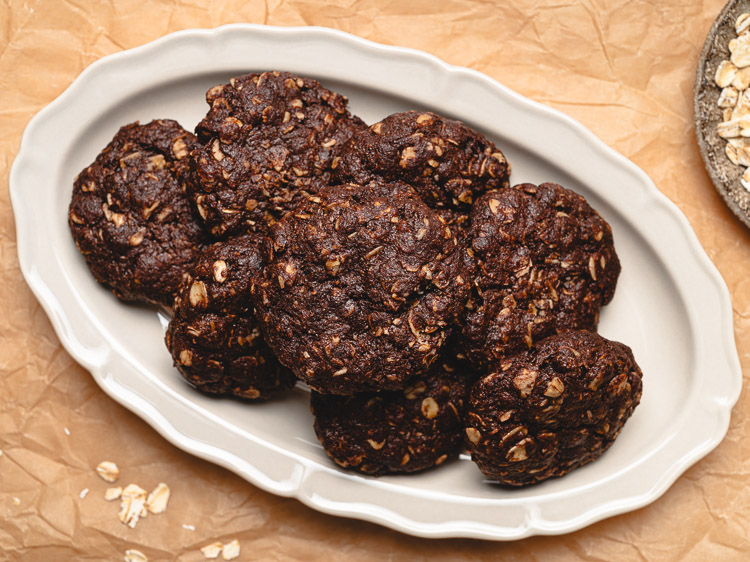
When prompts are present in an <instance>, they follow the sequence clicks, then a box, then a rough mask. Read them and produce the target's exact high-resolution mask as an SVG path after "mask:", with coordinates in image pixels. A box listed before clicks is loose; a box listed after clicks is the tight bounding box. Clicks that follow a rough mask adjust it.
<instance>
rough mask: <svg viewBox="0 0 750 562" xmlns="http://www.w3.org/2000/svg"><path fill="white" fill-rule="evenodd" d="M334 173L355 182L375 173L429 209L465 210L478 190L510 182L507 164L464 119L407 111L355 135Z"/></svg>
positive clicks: (491, 145)
mask: <svg viewBox="0 0 750 562" xmlns="http://www.w3.org/2000/svg"><path fill="white" fill-rule="evenodd" d="M335 173H336V176H337V177H338V178H340V179H342V180H344V181H354V182H357V183H366V182H368V181H370V179H372V177H373V176H375V177H380V178H383V179H385V180H386V181H395V180H399V181H403V182H405V183H408V184H409V185H411V186H412V187H413V188H414V189H415V190H416V191H417V193H419V196H420V197H421V198H422V199H423V200H424V201H425V203H427V205H429V206H430V207H432V208H434V209H440V210H443V209H444V210H448V211H458V212H459V213H463V214H466V213H468V212H469V211H470V209H471V204H472V202H473V201H474V200H476V199H477V198H478V197H479V196H480V195H481V194H482V193H484V192H485V191H487V190H491V189H500V188H503V187H507V186H508V176H509V174H510V166H509V164H508V161H507V160H506V159H505V156H504V155H503V153H502V152H501V151H500V149H498V148H497V147H496V146H495V145H494V144H493V143H492V142H491V141H490V140H488V139H487V138H485V137H484V136H482V135H481V134H479V133H478V132H476V131H474V130H472V129H471V128H469V127H468V126H467V125H465V124H464V123H462V122H460V121H456V120H453V119H448V118H445V117H442V116H440V115H437V114H435V113H431V112H419V111H406V112H403V113H394V114H393V115H389V116H388V117H386V118H385V119H383V120H382V121H380V122H379V123H375V124H374V125H372V126H370V127H369V128H368V129H367V131H365V132H363V133H362V134H360V135H358V136H357V137H355V138H353V139H352V140H351V141H350V142H349V143H348V144H347V146H346V147H345V150H344V153H343V155H342V157H341V161H340V162H339V165H338V167H337V168H336V172H335ZM449 215H450V213H449Z"/></svg>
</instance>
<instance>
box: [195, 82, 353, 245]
mask: <svg viewBox="0 0 750 562" xmlns="http://www.w3.org/2000/svg"><path fill="white" fill-rule="evenodd" d="M206 101H207V102H208V103H209V105H210V106H211V109H210V110H209V112H208V114H207V115H206V116H205V118H204V119H203V120H202V121H201V122H200V123H199V124H198V126H197V127H196V133H197V134H198V138H199V139H200V140H201V141H202V142H204V143H205V145H204V146H203V147H202V148H200V149H198V150H197V151H195V152H194V153H193V155H192V157H193V159H194V162H195V170H196V175H197V178H198V183H197V185H196V189H195V190H194V191H193V192H192V194H191V195H192V197H193V198H194V200H195V202H196V205H197V208H198V211H199V212H200V215H201V217H202V218H203V219H204V221H205V223H206V226H207V227H208V229H209V230H210V232H211V233H212V234H213V235H214V236H225V235H227V234H232V233H239V232H243V231H246V230H251V231H265V230H267V228H268V225H269V224H271V223H273V222H274V221H275V220H277V219H278V218H279V217H280V216H281V215H282V214H283V213H284V212H285V211H288V210H289V209H291V208H292V207H294V205H295V204H296V203H297V201H298V199H299V198H300V196H301V195H303V194H306V193H314V192H315V191H317V185H318V184H325V183H327V181H328V178H329V176H330V174H331V170H332V168H333V167H334V166H335V164H336V162H337V161H338V155H339V153H340V152H341V148H342V146H343V145H344V143H345V142H346V141H347V140H348V139H349V138H350V137H351V136H352V135H354V134H357V133H358V132H359V131H361V130H364V128H365V124H364V123H362V121H361V120H360V119H359V118H357V117H354V116H352V115H351V114H350V113H349V111H348V110H347V99H346V98H345V97H344V96H342V95H340V94H337V93H336V92H332V91H330V90H327V89H326V88H324V87H322V86H321V85H320V83H318V82H317V81H315V80H311V79H309V78H300V77H299V76H296V75H294V74H290V73H288V72H264V73H262V74H248V75H245V76H240V77H237V78H232V79H231V80H230V82H229V83H228V84H222V85H219V86H215V87H213V88H211V89H210V90H209V91H208V93H207V94H206Z"/></svg>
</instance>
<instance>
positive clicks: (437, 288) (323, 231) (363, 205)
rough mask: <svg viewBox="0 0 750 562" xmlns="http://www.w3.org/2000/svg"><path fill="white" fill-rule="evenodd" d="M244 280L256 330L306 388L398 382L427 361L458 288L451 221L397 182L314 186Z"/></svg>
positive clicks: (359, 388)
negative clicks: (262, 263) (258, 274)
mask: <svg viewBox="0 0 750 562" xmlns="http://www.w3.org/2000/svg"><path fill="white" fill-rule="evenodd" d="M272 234H273V236H272V238H273V244H274V258H273V260H272V261H271V263H270V264H269V265H268V267H266V269H265V270H264V274H263V277H262V278H261V280H259V281H258V282H257V283H256V284H255V285H254V286H253V296H254V300H255V304H256V308H257V311H258V319H259V320H260V322H261V324H262V327H263V332H264V333H265V334H266V338H267V341H268V343H269V345H270V346H271V347H272V348H273V350H274V351H275V352H276V354H277V356H278V358H279V360H280V361H281V362H282V363H283V364H285V365H287V366H288V367H289V368H291V369H293V370H294V372H295V374H296V375H297V376H298V377H299V378H300V379H302V380H303V381H304V382H306V383H308V384H309V385H310V387H311V388H313V389H315V390H317V391H319V392H324V393H332V394H352V393H355V392H363V391H366V390H387V389H397V388H402V387H403V386H404V385H405V384H406V382H407V380H408V379H409V378H411V377H412V376H414V375H418V374H420V373H424V372H425V371H427V369H428V368H429V366H430V365H431V364H432V362H433V361H434V360H435V359H436V358H437V356H438V354H439V352H440V350H441V348H442V347H443V345H444V343H445V340H446V339H447V337H448V336H449V335H450V332H451V325H452V323H453V322H454V321H455V319H456V318H457V315H458V313H459V312H460V310H461V308H462V307H463V305H464V303H465V301H466V297H467V295H468V282H467V280H466V279H467V278H466V275H465V274H463V264H462V262H461V257H460V252H458V251H457V241H456V239H455V236H454V234H453V233H452V232H451V229H450V228H449V227H447V226H446V225H445V224H444V223H443V222H442V221H441V219H440V217H439V216H438V215H437V214H436V213H435V212H434V211H433V210H432V209H430V208H429V207H427V206H426V205H425V204H424V202H423V201H422V200H421V199H419V198H418V197H417V196H416V194H415V193H414V191H413V190H412V189H411V188H410V187H409V186H407V185H405V184H383V183H374V184H370V185H367V186H358V185H353V184H346V185H341V186H333V187H326V188H324V189H322V190H321V191H319V192H318V194H317V196H314V197H311V198H309V199H308V200H306V201H304V202H303V203H302V204H300V205H299V206H298V207H297V208H296V209H295V210H294V211H293V212H291V213H288V214H287V215H285V216H284V217H283V218H282V219H281V221H279V223H277V224H276V225H275V226H274V228H273V231H272Z"/></svg>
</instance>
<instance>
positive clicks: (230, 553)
mask: <svg viewBox="0 0 750 562" xmlns="http://www.w3.org/2000/svg"><path fill="white" fill-rule="evenodd" d="M239 555H240V541H238V540H237V539H234V540H233V541H232V542H229V543H227V544H225V545H224V546H223V548H222V549H221V557H222V558H223V559H224V560H234V559H235V558H237V557H238V556H239Z"/></svg>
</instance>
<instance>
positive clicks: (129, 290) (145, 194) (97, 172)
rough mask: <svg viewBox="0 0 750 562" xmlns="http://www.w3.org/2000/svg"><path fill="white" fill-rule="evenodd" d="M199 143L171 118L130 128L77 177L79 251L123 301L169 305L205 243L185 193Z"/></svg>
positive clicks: (74, 212) (73, 225)
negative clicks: (190, 155)
mask: <svg viewBox="0 0 750 562" xmlns="http://www.w3.org/2000/svg"><path fill="white" fill-rule="evenodd" d="M196 146H197V141H196V139H195V137H194V136H193V135H192V134H191V133H189V132H187V131H185V130H184V129H183V128H182V127H180V125H179V124H178V123H176V122H175V121H171V120H168V119H163V120H157V121H152V122H151V123H148V124H146V125H140V124H138V123H132V124H130V125H126V126H124V127H122V128H121V129H120V130H119V131H118V132H117V134H116V135H115V137H114V138H113V139H112V141H111V142H110V143H109V144H108V145H107V147H106V148H105V149H104V150H103V151H102V152H101V153H100V154H99V155H98V156H97V157H96V160H95V161H94V163H93V164H91V165H90V166H88V167H87V168H85V169H84V170H83V171H82V172H81V173H80V174H79V175H78V177H76V179H75V182H74V184H73V196H72V200H71V203H70V208H69V213H68V223H69V225H70V230H71V232H72V234H73V238H74V240H75V243H76V246H78V249H79V250H80V252H81V253H82V254H83V257H84V258H85V260H86V264H87V265H88V267H89V269H90V270H91V272H92V273H93V274H94V277H96V279H97V281H99V282H101V283H104V284H105V285H107V286H108V287H110V288H111V290H112V292H113V293H114V294H115V295H116V296H117V297H118V298H120V299H122V300H124V301H141V302H147V303H155V304H163V305H165V306H172V301H174V295H175V292H176V291H177V288H178V286H179V284H180V281H181V280H182V276H183V274H184V273H185V272H186V271H187V270H188V269H189V268H190V266H191V265H192V264H193V261H194V260H195V257H196V255H197V254H198V252H199V251H200V248H201V247H202V246H203V245H204V243H205V241H206V236H205V234H204V232H203V228H202V225H201V224H200V220H199V219H198V218H197V217H196V216H195V215H194V214H193V209H192V205H191V203H190V201H189V200H188V198H187V197H186V195H185V189H186V185H188V184H190V183H191V174H190V165H189V159H188V158H187V156H188V152H189V151H190V150H192V149H193V148H195V147H196Z"/></svg>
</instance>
